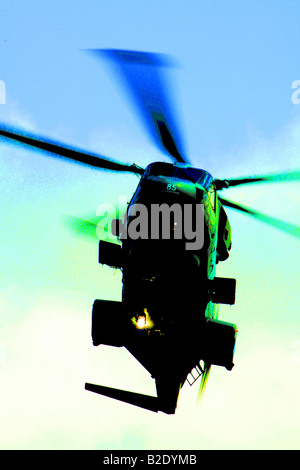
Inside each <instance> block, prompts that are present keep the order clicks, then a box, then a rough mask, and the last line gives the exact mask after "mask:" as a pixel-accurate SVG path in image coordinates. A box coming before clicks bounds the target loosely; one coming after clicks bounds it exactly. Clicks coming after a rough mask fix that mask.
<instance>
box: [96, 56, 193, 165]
mask: <svg viewBox="0 0 300 470" xmlns="http://www.w3.org/2000/svg"><path fill="white" fill-rule="evenodd" d="M91 52H93V53H95V54H96V55H97V56H103V57H106V58H108V59H109V60H110V62H111V63H112V64H113V65H114V66H115V67H114V68H115V69H116V72H117V74H118V75H119V77H120V78H121V80H122V82H123V83H124V84H125V85H126V88H127V91H129V93H130V95H131V98H133V101H134V102H135V104H136V106H137V108H138V110H139V112H140V114H141V116H142V119H143V121H144V124H145V125H146V128H147V129H148V131H149V132H150V135H151V137H152V139H153V141H154V143H155V144H156V145H157V146H158V147H159V149H160V150H162V151H163V152H164V153H167V154H169V155H171V157H172V158H173V159H175V160H177V161H178V162H182V163H188V161H187V158H186V157H185V155H184V152H183V148H182V142H181V139H180V137H179V132H178V126H177V124H176V120H175V117H174V111H173V110H172V109H171V101H170V99H169V97H168V96H167V85H166V84H165V80H164V79H165V77H164V76H163V72H162V67H163V66H168V65H170V60H168V59H167V58H166V56H164V55H162V54H153V53H146V52H137V51H125V50H114V49H105V50H102V49H92V50H91Z"/></svg>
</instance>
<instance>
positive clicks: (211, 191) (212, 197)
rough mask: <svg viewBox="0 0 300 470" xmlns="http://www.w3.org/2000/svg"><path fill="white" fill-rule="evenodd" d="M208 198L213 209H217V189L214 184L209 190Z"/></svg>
mask: <svg viewBox="0 0 300 470" xmlns="http://www.w3.org/2000/svg"><path fill="white" fill-rule="evenodd" d="M208 198H209V200H210V203H211V206H212V208H213V210H214V211H215V210H216V189H215V187H214V185H213V184H212V185H211V186H210V188H209V190H208Z"/></svg>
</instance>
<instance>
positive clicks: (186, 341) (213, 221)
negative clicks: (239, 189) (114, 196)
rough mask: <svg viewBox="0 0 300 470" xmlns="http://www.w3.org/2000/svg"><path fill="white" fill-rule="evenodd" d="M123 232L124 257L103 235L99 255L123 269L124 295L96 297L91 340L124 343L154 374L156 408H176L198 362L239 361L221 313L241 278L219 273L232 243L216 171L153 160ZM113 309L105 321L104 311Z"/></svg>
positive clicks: (227, 364)
mask: <svg viewBox="0 0 300 470" xmlns="http://www.w3.org/2000/svg"><path fill="white" fill-rule="evenodd" d="M200 231H201V233H200ZM118 235H119V239H120V241H121V246H117V247H116V249H117V251H118V252H119V261H117V262H115V261H114V262H112V263H110V262H109V256H108V258H107V257H105V250H106V247H107V242H104V243H101V242H100V251H99V261H100V262H101V263H105V264H109V265H111V266H114V267H119V268H121V269H122V275H123V276H122V282H123V288H122V302H119V303H116V302H114V303H112V304H110V306H109V304H108V303H107V302H106V303H105V305H104V304H103V302H104V301H96V303H95V304H94V308H93V326H92V336H93V342H94V344H95V345H98V344H109V345H113V346H125V347H126V348H127V350H128V351H129V352H130V353H131V354H133V356H134V357H135V358H136V359H137V360H138V361H139V362H140V363H141V364H142V365H143V366H144V367H145V368H146V369H147V370H148V371H149V372H150V374H151V376H152V377H153V378H155V381H156V388H157V396H158V401H159V405H158V409H159V410H161V411H164V412H166V413H174V412H175V409H176V403H177V398H178V394H179V390H180V388H181V387H182V385H183V383H184V382H185V380H186V377H187V375H188V374H189V372H190V371H191V370H192V369H193V368H194V367H197V365H199V364H200V361H204V362H205V363H206V364H216V365H223V366H224V367H226V368H227V369H229V370H230V369H231V368H232V366H233V363H232V358H233V349H234V342H235V328H234V326H232V325H230V324H225V323H222V322H219V321H218V320H217V317H218V303H219V302H223V303H234V293H235V280H234V279H221V278H216V277H215V272H216V264H217V262H218V261H219V260H223V259H226V257H227V256H228V251H229V249H230V247H231V237H230V226H229V222H228V219H227V216H226V214H225V211H224V209H223V207H222V205H221V204H220V203H219V201H218V198H217V194H216V188H215V186H214V182H213V178H212V176H211V175H210V174H209V173H208V172H206V171H204V170H198V169H193V168H191V167H189V166H187V165H181V164H174V165H173V164H168V163H161V162H159V163H153V164H151V165H149V166H148V167H147V168H146V170H145V173H144V175H143V176H142V178H141V180H140V182H139V185H138V187H137V189H136V191H135V193H134V195H133V196H132V199H131V201H130V203H129V205H128V208H127V213H126V217H125V221H123V222H122V223H120V225H119V234H118ZM101 249H102V255H101ZM116 258H117V256H116V255H114V259H116ZM110 308H111V311H110V315H109V316H107V317H106V318H107V319H106V320H105V321H106V324H105V325H104V323H103V315H104V314H103V315H102V320H101V321H100V320H99V318H100V316H99V315H100V311H102V312H103V310H104V309H106V310H107V309H110ZM101 328H102V332H101V331H100V330H101ZM99 329H100V330H99ZM108 330H109V331H110V333H109V334H108V335H107V336H106V337H105V334H104V333H105V331H108ZM217 330H222V331H221V333H220V332H219V331H217ZM112 331H113V333H112ZM216 334H217V335H219V336H220V334H221V337H222V339H221V341H220V340H216ZM224 335H225V336H226V338H225V336H224ZM224 338H225V339H224ZM223 340H224V341H223ZM223 343H224V344H223ZM225 343H226V344H225ZM99 393H102V392H99Z"/></svg>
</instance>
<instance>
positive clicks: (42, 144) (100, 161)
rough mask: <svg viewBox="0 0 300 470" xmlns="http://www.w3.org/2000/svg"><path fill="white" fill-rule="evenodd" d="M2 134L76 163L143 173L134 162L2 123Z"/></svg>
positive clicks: (0, 133) (0, 132)
mask: <svg viewBox="0 0 300 470" xmlns="http://www.w3.org/2000/svg"><path fill="white" fill-rule="evenodd" d="M0 136H2V137H5V138H8V139H12V140H14V141H16V142H19V143H21V144H25V145H29V146H30V147H33V148H36V149H39V150H43V151H46V152H49V153H51V154H54V155H55V157H58V158H66V159H71V160H73V161H75V162H76V163H81V164H84V165H89V166H92V167H94V168H101V169H104V170H109V171H120V172H124V171H126V172H130V173H136V174H140V175H142V174H143V173H144V169H143V168H140V167H139V166H137V165H135V164H132V165H128V164H126V163H121V162H118V161H116V160H111V159H109V158H107V157H104V156H102V155H97V154H92V153H87V152H83V151H81V150H75V149H74V148H71V147H66V146H65V145H63V144H61V143H59V142H53V141H51V140H45V139H40V137H38V136H33V135H28V134H26V133H24V132H23V131H20V130H18V131H16V130H11V129H8V128H7V127H5V126H3V125H1V124H0Z"/></svg>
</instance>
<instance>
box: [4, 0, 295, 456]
mask: <svg viewBox="0 0 300 470" xmlns="http://www.w3.org/2000/svg"><path fill="white" fill-rule="evenodd" d="M299 16H300V5H299V2H298V1H289V0H288V1H283V0H282V1H276V0H274V1H272V2H269V1H266V0H263V1H255V0H254V1H251V2H250V1H244V2H240V1H231V0H229V1H227V2H221V1H210V2H204V1H194V0H190V1H189V2H182V1H177V0H173V1H172V2H171V1H167V0H163V1H162V0H160V1H156V0H152V1H151V2H138V1H137V0H135V1H134V0H128V1H120V0H111V1H110V2H104V1H93V0H92V1H89V2H83V1H80V0H76V1H74V0H73V1H69V0H65V1H64V2H59V1H55V0H53V1H49V0H45V1H44V2H39V1H33V0H27V2H22V1H20V0H15V1H14V2H4V1H3V0H0V57H1V62H0V80H2V81H3V82H4V83H5V86H6V90H5V92H6V100H5V101H6V102H5V104H0V120H1V121H2V122H6V123H9V124H12V125H16V126H18V127H22V128H25V129H28V130H31V131H33V132H36V133H38V134H41V135H44V136H48V137H51V138H54V139H58V140H60V141H62V142H65V143H69V144H72V145H75V146H78V147H81V148H83V149H89V150H92V151H95V152H99V153H102V154H104V155H107V156H110V157H112V158H117V159H120V160H122V161H124V162H135V163H137V164H139V165H141V166H144V165H146V164H147V163H150V162H151V161H155V160H165V159H166V157H165V156H164V155H161V154H160V153H159V151H158V150H157V149H156V148H155V147H154V146H153V145H152V142H151V141H150V140H149V138H148V135H147V133H146V131H145V129H144V127H143V124H142V123H141V122H140V119H139V116H137V114H136V112H135V109H134V107H133V106H132V104H131V102H130V101H129V99H128V97H127V96H126V95H125V94H124V91H123V89H122V88H121V87H119V84H118V81H117V80H116V79H115V77H114V76H113V75H112V74H111V73H110V70H109V69H108V67H107V64H106V63H105V62H104V61H103V62H101V61H100V60H96V59H94V58H92V57H91V56H90V55H89V54H87V53H86V52H84V50H85V49H89V48H118V49H132V50H144V51H147V52H159V53H165V54H169V55H170V56H171V57H172V58H174V61H175V63H176V66H174V67H172V68H170V69H168V70H167V73H168V77H169V78H170V85H169V86H170V94H171V96H173V99H174V102H173V104H174V107H175V108H176V109H177V114H178V121H179V124H180V128H181V130H182V135H183V138H184V141H185V146H186V149H187V154H188V156H189V158H190V160H191V161H192V162H193V164H194V165H195V166H198V167H200V168H205V169H206V170H208V171H210V172H211V173H212V174H213V176H215V177H231V176H243V175H251V174H260V173H265V172H266V173H268V172H270V173H272V172H273V171H274V172H275V171H281V170H282V171H285V170H289V169H293V168H296V167H299V144H300V105H296V104H294V103H293V102H292V93H293V91H294V90H293V89H292V83H293V82H294V81H295V80H299V79H300V70H299V68H300V64H299V45H300V30H299ZM0 159H1V194H2V201H1V207H0V217H1V228H2V230H1V234H0V238H1V263H0V264H1V268H0V321H1V329H0V369H1V377H2V381H3V382H2V383H3V384H4V385H3V386H2V388H1V391H0V402H1V411H0V423H1V424H0V442H1V444H0V446H1V448H3V449H19V448H24V449H31V448H33V449H35V448H45V449H65V448H71V449H160V448H163V449H174V448H177V449H219V448H225V449H232V448H243V449H248V448H250V449H258V448H271V449H276V448H293V449H295V448H297V447H298V446H299V437H300V436H299V435H300V432H299V403H298V402H299V400H298V397H299V367H300V354H299V350H300V333H299V316H298V305H299V296H298V291H299V273H298V266H299V259H298V253H299V242H298V240H296V239H293V238H291V237H288V236H287V235H285V234H283V233H281V232H279V231H276V230H273V229H271V228H269V227H267V226H264V225H263V224H262V223H260V222H257V221H255V220H251V219H248V218H247V217H246V216H244V215H243V214H236V213H234V212H232V211H229V210H228V214H229V217H230V221H231V225H232V232H233V248H232V254H231V257H230V259H229V260H228V261H227V262H226V263H224V264H223V265H222V266H220V269H219V271H218V274H219V275H224V276H229V277H236V278H237V301H236V305H235V306H233V307H225V306H221V308H220V318H221V319H223V320H226V321H232V322H234V323H236V324H237V325H238V329H239V333H238V341H237V349H236V357H235V363H236V365H235V367H234V369H233V371H232V372H230V373H229V372H227V371H225V370H223V369H220V368H217V367H215V368H214V369H213V370H212V372H211V376H210V379H209V381H208V385H207V390H206V395H205V399H204V402H203V404H202V405H201V406H198V407H196V397H197V387H196V385H195V386H193V387H189V386H188V385H185V386H184V388H183V390H182V392H181V395H180V398H179V403H178V410H177V413H176V415H175V416H171V417H170V416H165V415H163V414H159V415H156V414H151V413H150V412H146V411H144V410H139V409H136V408H135V407H130V406H129V405H128V406H127V405H125V404H122V403H117V402H114V401H111V400H109V399H106V398H102V397H98V396H94V395H93V394H91V393H89V392H86V391H84V382H85V381H90V382H94V383H99V384H103V385H108V386H116V387H121V388H125V389H129V390H134V391H140V392H142V393H149V394H153V393H154V392H155V387H154V383H153V381H152V379H151V378H150V377H149V376H148V374H147V373H146V371H144V370H143V369H141V367H140V366H139V365H138V363H136V362H135V361H134V359H133V358H132V357H130V356H129V355H128V354H127V353H126V351H123V350H120V349H114V348H108V347H107V348H105V347H100V348H97V349H96V348H93V347H92V345H91V341H90V311H91V305H92V302H93V300H94V299H95V298H107V299H119V298H120V295H121V277H120V275H119V273H115V272H114V271H112V270H110V269H109V268H106V267H101V266H99V265H98V264H97V245H96V244H94V243H91V242H90V241H86V240H84V239H78V238H74V237H73V236H72V234H71V233H69V232H68V231H67V230H66V229H65V227H64V226H63V225H62V224H61V216H62V214H65V213H66V214H72V215H79V216H80V215H82V214H85V213H87V212H88V213H93V212H94V213H95V211H96V209H97V207H98V206H99V204H101V203H103V202H105V203H106V202H112V203H114V202H115V201H117V200H118V197H119V195H121V196H126V197H128V198H129V197H130V196H131V194H132V192H133V191H134V189H135V186H136V184H137V182H138V179H137V178H136V177H135V176H132V175H127V176H123V175H115V174H111V173H107V172H97V171H93V170H91V169H87V168H83V167H82V166H79V165H78V166H76V165H73V164H70V163H68V162H62V161H57V160H55V159H53V158H49V157H45V156H41V155H39V153H38V152H33V151H28V150H26V151H25V150H24V149H20V148H18V147H14V146H12V145H8V144H4V143H1V145H0ZM298 190H299V185H298V183H297V184H296V183H286V184H279V183H277V184H273V185H269V186H265V185H256V186H255V187H254V186H252V187H249V188H246V187H245V188H243V187H240V188H235V189H234V188H233V189H231V190H229V191H228V192H227V193H226V197H228V199H231V200H234V201H236V202H240V203H242V204H245V205H248V206H250V207H253V208H255V209H257V210H261V211H262V212H265V213H268V214H270V215H273V216H275V217H279V218H282V219H287V220H289V221H290V222H293V223H297V222H298V221H299V197H298V194H299V191H298Z"/></svg>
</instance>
